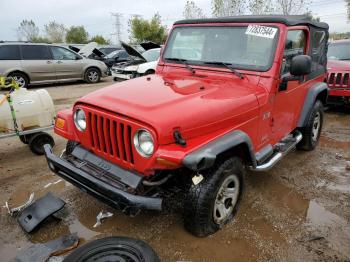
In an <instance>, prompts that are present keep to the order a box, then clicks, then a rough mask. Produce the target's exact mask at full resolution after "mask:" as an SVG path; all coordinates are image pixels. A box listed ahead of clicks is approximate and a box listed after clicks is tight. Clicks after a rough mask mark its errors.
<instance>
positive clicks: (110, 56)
mask: <svg viewBox="0 0 350 262" xmlns="http://www.w3.org/2000/svg"><path fill="white" fill-rule="evenodd" d="M119 52H120V50H116V51H113V52H112V53H109V54H108V55H106V57H107V58H115V56H116V55H117V54H118V53H119Z"/></svg>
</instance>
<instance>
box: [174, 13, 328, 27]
mask: <svg viewBox="0 0 350 262" xmlns="http://www.w3.org/2000/svg"><path fill="white" fill-rule="evenodd" d="M204 23H282V24H285V25H287V26H295V25H308V26H309V25H311V26H314V27H318V28H322V29H326V30H328V28H329V26H328V24H327V23H323V22H317V21H313V20H311V19H310V17H308V16H306V15H241V16H228V17H218V18H203V19H186V20H180V21H177V22H175V23H174V24H175V25H181V24H204Z"/></svg>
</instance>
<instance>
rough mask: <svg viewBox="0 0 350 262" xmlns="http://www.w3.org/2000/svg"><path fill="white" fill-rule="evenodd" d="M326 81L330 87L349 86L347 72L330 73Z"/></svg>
mask: <svg viewBox="0 0 350 262" xmlns="http://www.w3.org/2000/svg"><path fill="white" fill-rule="evenodd" d="M327 82H328V85H329V86H330V87H340V88H350V86H349V73H345V74H343V73H330V74H328V79H327Z"/></svg>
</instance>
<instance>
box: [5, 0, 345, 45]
mask: <svg viewBox="0 0 350 262" xmlns="http://www.w3.org/2000/svg"><path fill="white" fill-rule="evenodd" d="M194 2H195V3H196V4H197V5H198V6H199V7H200V8H202V10H203V12H204V13H205V14H206V16H208V17H210V15H211V9H210V8H211V0H194ZM185 3H186V0H171V1H169V0H133V1H130V0H60V1H58V0H56V1H54V0H0V10H1V15H0V40H18V36H17V33H16V28H17V27H18V26H19V24H20V22H21V21H22V20H23V19H32V20H33V21H34V22H35V23H36V25H38V26H39V28H40V29H41V33H42V34H43V33H44V32H43V27H44V25H45V24H47V23H49V22H50V21H53V20H55V21H56V22H59V23H63V24H65V25H66V26H67V27H70V26H72V25H83V26H84V27H85V29H87V31H88V32H89V35H90V36H93V35H96V34H100V35H103V36H104V37H105V38H107V39H111V40H112V42H115V41H116V35H113V33H114V32H115V31H116V30H115V26H114V23H115V18H114V17H113V16H112V15H111V13H112V12H115V13H122V14H123V16H122V19H121V24H122V28H121V30H122V37H121V38H122V40H128V20H129V19H130V17H131V16H132V15H141V16H142V17H143V18H145V19H150V18H151V17H152V16H153V15H154V14H155V13H156V12H159V14H160V15H161V18H162V23H163V24H164V25H166V26H167V28H168V29H170V28H171V25H172V24H173V22H175V21H176V20H180V19H183V16H182V13H183V9H184V6H185ZM309 10H311V11H312V13H314V14H315V15H317V16H320V18H321V20H322V21H324V22H327V23H328V24H329V25H330V32H346V31H350V23H348V22H347V19H346V7H345V1H344V0H313V2H312V4H311V5H310V6H309Z"/></svg>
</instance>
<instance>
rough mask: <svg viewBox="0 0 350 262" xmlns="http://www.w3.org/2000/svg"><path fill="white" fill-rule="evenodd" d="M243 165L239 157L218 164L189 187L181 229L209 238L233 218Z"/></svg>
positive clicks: (239, 193) (240, 194) (241, 181)
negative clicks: (198, 181) (182, 227)
mask: <svg viewBox="0 0 350 262" xmlns="http://www.w3.org/2000/svg"><path fill="white" fill-rule="evenodd" d="M244 173H245V170H244V166H243V163H242V161H241V159H240V158H238V157H232V158H228V159H226V160H223V161H218V163H216V164H215V165H214V167H212V168H210V169H208V170H205V171H203V172H202V175H203V177H204V179H203V180H202V181H201V182H200V183H199V184H197V185H192V186H191V188H190V190H189V192H188V194H187V197H186V200H185V206H184V226H185V228H186V229H187V231H189V232H190V233H192V234H193V235H195V236H197V237H205V236H208V235H211V234H213V233H215V232H216V231H218V230H219V229H220V228H222V227H223V226H224V225H226V224H227V223H229V222H230V221H231V220H232V219H233V217H234V216H235V214H236V212H237V209H238V206H239V203H240V200H241V196H242V190H243V177H244Z"/></svg>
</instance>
